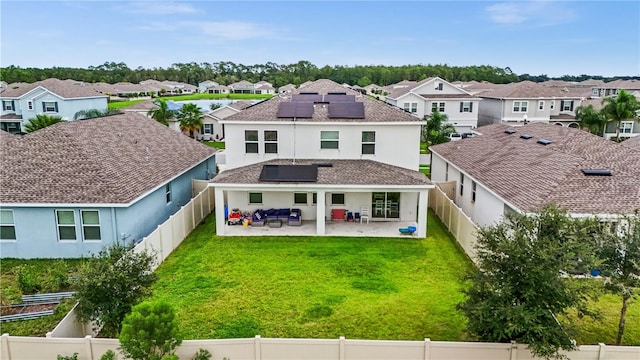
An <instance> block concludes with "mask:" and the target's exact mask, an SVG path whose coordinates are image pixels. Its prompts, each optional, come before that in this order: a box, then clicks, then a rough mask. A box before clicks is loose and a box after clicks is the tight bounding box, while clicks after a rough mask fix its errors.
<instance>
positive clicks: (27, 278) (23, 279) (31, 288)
mask: <svg viewBox="0 0 640 360" xmlns="http://www.w3.org/2000/svg"><path fill="white" fill-rule="evenodd" d="M18 286H20V290H22V292H23V293H25V294H34V293H37V292H38V291H40V288H41V285H40V276H39V275H38V274H37V273H36V271H35V270H34V269H33V268H32V267H30V266H27V265H23V266H21V267H20V269H19V270H18Z"/></svg>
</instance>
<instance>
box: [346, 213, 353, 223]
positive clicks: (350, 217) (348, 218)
mask: <svg viewBox="0 0 640 360" xmlns="http://www.w3.org/2000/svg"><path fill="white" fill-rule="evenodd" d="M347 221H348V222H353V212H351V211H347Z"/></svg>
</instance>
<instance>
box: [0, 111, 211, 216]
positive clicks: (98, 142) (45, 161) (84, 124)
mask: <svg viewBox="0 0 640 360" xmlns="http://www.w3.org/2000/svg"><path fill="white" fill-rule="evenodd" d="M0 142H1V143H0V145H1V146H0V169H2V171H0V203H57V204H62V203H87V204H104V203H107V204H109V203H120V204H126V203H130V202H131V201H133V200H135V199H136V198H138V197H139V196H141V195H143V194H144V193H146V192H148V191H150V190H152V189H153V188H155V187H157V186H160V185H162V184H163V183H165V182H166V181H168V180H170V179H171V178H173V177H175V176H177V175H178V174H180V173H181V172H183V171H185V170H187V169H189V168H190V167H192V166H194V165H196V164H198V163H200V162H202V161H203V160H205V159H206V158H208V157H210V156H212V154H213V153H215V151H216V150H214V149H212V148H210V147H208V146H206V145H203V144H200V143H198V142H197V141H195V140H192V139H190V138H189V137H187V136H185V135H182V134H180V133H178V132H176V131H174V130H171V129H169V128H167V127H166V126H164V125H162V124H160V123H158V122H156V121H155V120H152V119H149V118H147V117H146V116H144V115H140V114H135V113H128V114H120V115H113V116H107V117H102V118H95V119H90V120H82V121H72V122H62V123H58V124H55V125H52V126H49V127H47V128H44V129H41V130H38V131H35V132H33V133H30V134H27V135H24V136H22V137H19V138H18V139H14V140H12V141H9V142H7V141H5V137H4V136H3V137H1V138H0Z"/></svg>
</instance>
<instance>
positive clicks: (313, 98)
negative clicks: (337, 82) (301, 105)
mask: <svg viewBox="0 0 640 360" xmlns="http://www.w3.org/2000/svg"><path fill="white" fill-rule="evenodd" d="M291 102H310V103H318V102H322V95H318V94H294V95H291Z"/></svg>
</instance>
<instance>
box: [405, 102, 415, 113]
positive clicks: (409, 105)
mask: <svg viewBox="0 0 640 360" xmlns="http://www.w3.org/2000/svg"><path fill="white" fill-rule="evenodd" d="M403 108H404V111H406V112H410V113H417V112H418V103H408V102H406V103H404V104H403Z"/></svg>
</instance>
